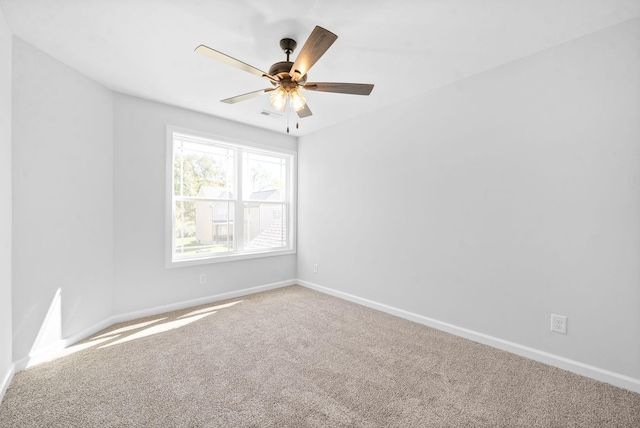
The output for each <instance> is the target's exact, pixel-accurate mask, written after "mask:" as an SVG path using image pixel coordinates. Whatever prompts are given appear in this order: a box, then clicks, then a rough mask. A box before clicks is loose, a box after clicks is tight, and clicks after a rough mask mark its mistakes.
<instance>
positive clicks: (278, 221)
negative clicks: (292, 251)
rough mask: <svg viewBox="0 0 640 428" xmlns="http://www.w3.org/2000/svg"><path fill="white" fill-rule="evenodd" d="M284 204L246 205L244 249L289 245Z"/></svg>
mask: <svg viewBox="0 0 640 428" xmlns="http://www.w3.org/2000/svg"><path fill="white" fill-rule="evenodd" d="M285 213H286V209H285V205H284V204H260V203H245V204H244V247H245V249H248V250H258V249H264V248H280V247H284V246H286V245H287V235H286V224H287V219H286V216H285Z"/></svg>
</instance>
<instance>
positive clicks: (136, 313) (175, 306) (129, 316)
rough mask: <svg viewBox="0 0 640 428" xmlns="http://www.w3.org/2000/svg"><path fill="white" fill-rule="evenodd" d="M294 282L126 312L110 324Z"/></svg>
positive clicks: (113, 319) (284, 285) (289, 283)
mask: <svg viewBox="0 0 640 428" xmlns="http://www.w3.org/2000/svg"><path fill="white" fill-rule="evenodd" d="M295 284H296V281H295V280H293V279H291V280H288V281H280V282H273V283H271V284H265V285H259V286H257V287H251V288H244V289H242V290H237V291H230V292H228V293H221V294H214V295H211V296H206V297H201V298H199V299H193V300H185V301H182V302H178V303H171V304H169V305H164V306H157V307H155V308H149V309H143V310H140V311H134V312H127V313H124V314H120V315H114V316H113V317H111V320H112V322H111V324H117V323H120V322H125V321H131V320H135V319H138V318H144V317H149V316H153V315H158V314H162V313H165V312H171V311H177V310H179V309H185V308H190V307H192V306H199V305H206V304H207V303H213V302H219V301H220V300H227V299H234V298H236V297H241V296H247V295H249V294H254V293H260V292H263V291H267V290H274V289H276V288H281V287H287V286H289V285H295Z"/></svg>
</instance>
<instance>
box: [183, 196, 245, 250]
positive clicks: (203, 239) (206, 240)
mask: <svg viewBox="0 0 640 428" xmlns="http://www.w3.org/2000/svg"><path fill="white" fill-rule="evenodd" d="M233 212H234V203H233V202H227V201H217V202H214V201H178V202H176V203H175V213H176V217H175V230H174V233H175V235H174V242H175V255H178V256H179V255H200V254H208V253H220V252H228V251H233V234H234V228H233V216H234V213H233Z"/></svg>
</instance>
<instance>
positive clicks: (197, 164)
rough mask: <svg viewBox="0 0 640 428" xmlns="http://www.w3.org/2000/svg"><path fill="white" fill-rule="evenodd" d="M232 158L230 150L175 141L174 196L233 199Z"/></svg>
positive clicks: (232, 153) (232, 154) (232, 152)
mask: <svg viewBox="0 0 640 428" xmlns="http://www.w3.org/2000/svg"><path fill="white" fill-rule="evenodd" d="M233 158H234V150H233V149H228V148H223V147H217V146H213V145H209V144H199V143H193V142H189V141H181V140H176V141H175V143H174V155H173V191H174V195H176V196H201V197H206V198H216V199H230V198H232V192H233V182H234V179H233V162H234V161H233Z"/></svg>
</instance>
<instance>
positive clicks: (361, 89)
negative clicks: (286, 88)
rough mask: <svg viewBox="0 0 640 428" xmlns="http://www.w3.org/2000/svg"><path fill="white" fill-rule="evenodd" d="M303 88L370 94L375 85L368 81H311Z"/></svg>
mask: <svg viewBox="0 0 640 428" xmlns="http://www.w3.org/2000/svg"><path fill="white" fill-rule="evenodd" d="M303 88H304V89H307V90H309V91H319V92H336V93H339V94H353V95H369V94H370V93H371V91H372V90H373V85H370V84H368V83H336V82H309V83H307V84H306V85H304V86H303Z"/></svg>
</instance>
